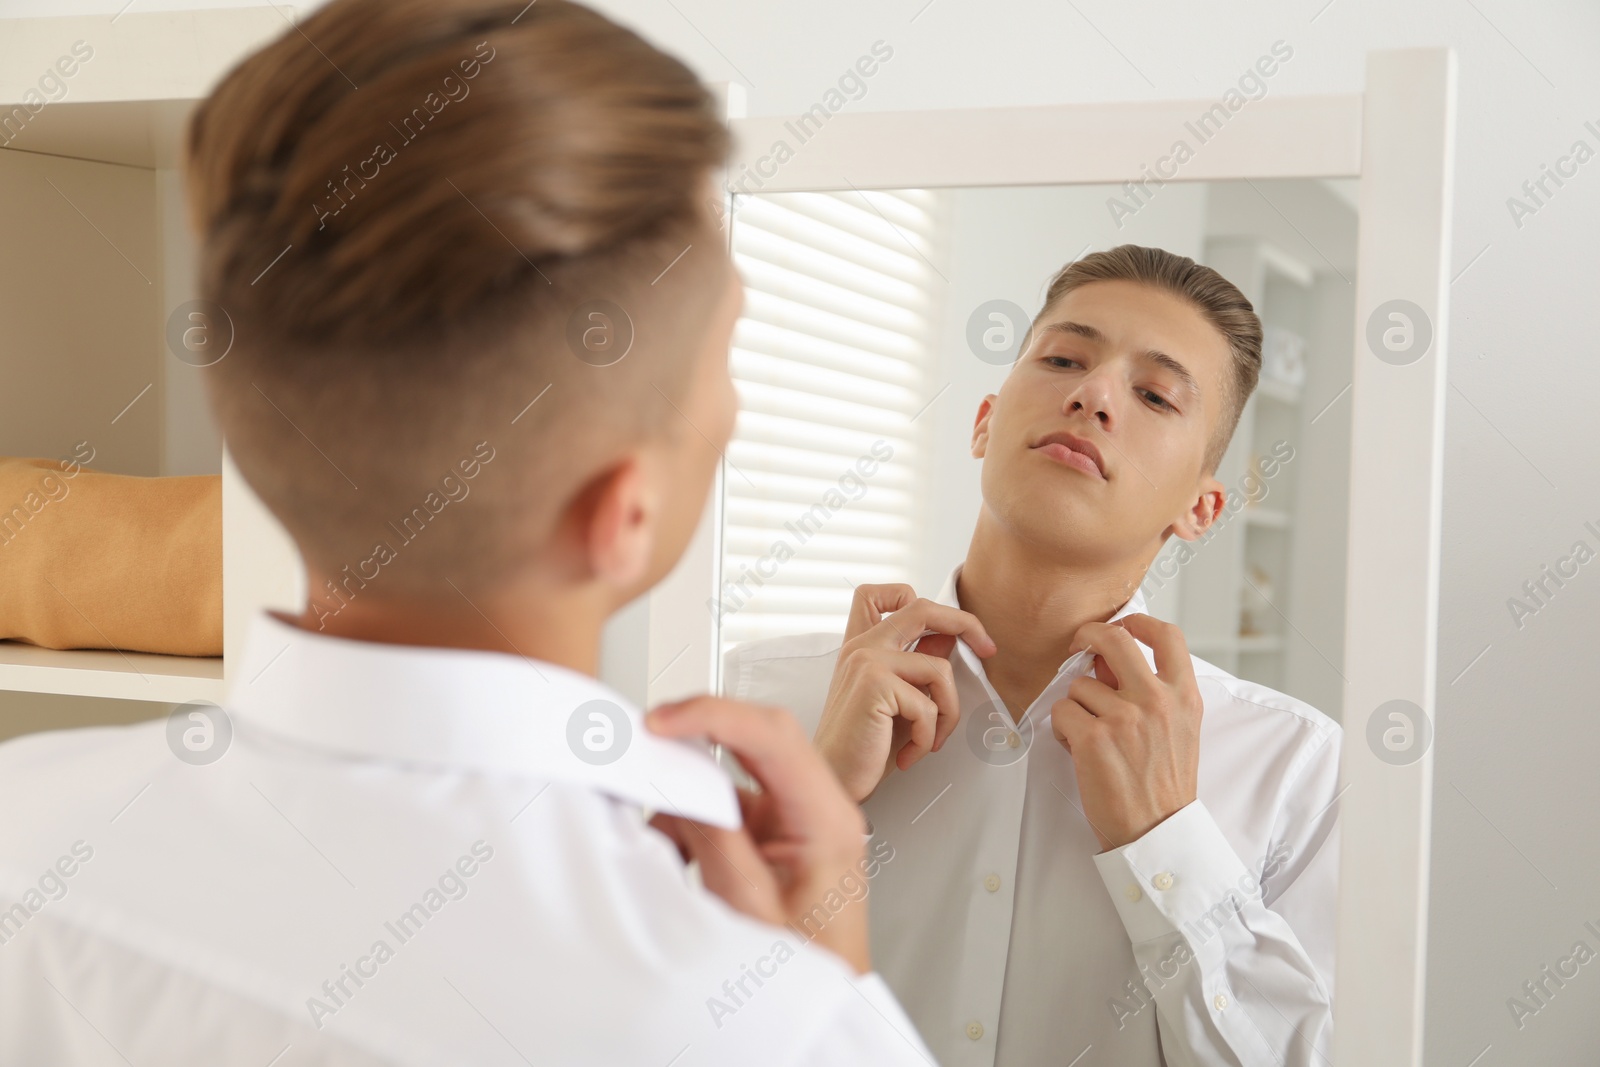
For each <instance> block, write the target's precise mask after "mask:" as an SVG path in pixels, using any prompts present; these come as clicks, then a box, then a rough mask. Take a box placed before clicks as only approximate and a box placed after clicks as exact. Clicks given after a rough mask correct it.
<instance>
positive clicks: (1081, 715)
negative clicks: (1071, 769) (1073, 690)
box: [1050, 697, 1099, 753]
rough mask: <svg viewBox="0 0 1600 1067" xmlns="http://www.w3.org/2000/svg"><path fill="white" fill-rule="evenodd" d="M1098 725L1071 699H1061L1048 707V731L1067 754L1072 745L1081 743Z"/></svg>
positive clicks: (1084, 709)
mask: <svg viewBox="0 0 1600 1067" xmlns="http://www.w3.org/2000/svg"><path fill="white" fill-rule="evenodd" d="M1098 724H1099V720H1098V719H1096V718H1095V717H1094V715H1092V714H1090V712H1089V710H1088V709H1087V708H1085V707H1084V706H1083V705H1082V704H1080V703H1078V702H1077V701H1076V700H1074V699H1072V698H1071V697H1062V698H1061V699H1060V700H1058V701H1056V702H1055V703H1054V704H1052V705H1050V730H1051V732H1052V733H1054V734H1055V735H1056V740H1058V741H1060V742H1061V743H1062V744H1063V745H1065V746H1066V748H1067V751H1068V752H1069V753H1070V752H1071V751H1072V747H1073V744H1074V743H1075V742H1078V741H1081V740H1082V739H1083V737H1084V735H1085V734H1087V733H1088V732H1089V731H1090V730H1094V729H1097V728H1098Z"/></svg>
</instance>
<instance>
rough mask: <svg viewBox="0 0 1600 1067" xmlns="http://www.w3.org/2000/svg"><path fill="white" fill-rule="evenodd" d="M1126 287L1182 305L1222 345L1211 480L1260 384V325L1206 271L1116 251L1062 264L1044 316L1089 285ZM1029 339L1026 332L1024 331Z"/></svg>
mask: <svg viewBox="0 0 1600 1067" xmlns="http://www.w3.org/2000/svg"><path fill="white" fill-rule="evenodd" d="M1107 281H1128V282H1139V283H1140V284H1143V285H1149V286H1154V287H1155V288H1157V289H1161V290H1163V291H1165V292H1168V293H1172V294H1174V295H1176V296H1180V297H1182V298H1184V299H1185V300H1187V301H1188V302H1189V303H1190V304H1191V305H1193V306H1194V308H1195V309H1196V310H1197V311H1199V312H1200V314H1202V315H1203V316H1205V319H1206V321H1207V322H1209V323H1210V324H1211V325H1212V326H1214V327H1215V328H1216V329H1217V331H1218V332H1219V333H1221V334H1222V336H1223V338H1224V339H1225V340H1226V341H1227V342H1228V349H1229V351H1230V352H1231V353H1232V355H1233V361H1232V373H1231V374H1229V375H1228V376H1227V377H1226V379H1225V383H1224V390H1225V391H1224V394H1223V397H1222V418H1221V421H1219V422H1218V424H1217V429H1216V432H1215V433H1214V434H1213V435H1212V438H1211V441H1210V443H1209V444H1208V445H1207V447H1206V454H1205V457H1204V459H1203V460H1202V467H1201V470H1202V471H1203V472H1204V473H1206V474H1214V473H1216V470H1217V465H1218V464H1220V463H1221V462H1222V456H1223V453H1225V452H1227V450H1228V442H1230V441H1232V440H1233V431H1234V430H1235V429H1237V428H1238V425H1239V416H1240V415H1241V414H1243V412H1244V405H1245V403H1246V402H1247V401H1248V400H1249V399H1250V394H1251V393H1253V392H1255V388H1256V383H1257V382H1258V381H1259V380H1260V378H1261V319H1260V318H1259V317H1258V316H1257V315H1256V312H1255V308H1254V307H1252V306H1251V304H1250V301H1249V300H1248V299H1247V298H1246V297H1245V295H1244V294H1243V293H1241V292H1240V291H1239V288H1238V286H1236V285H1234V284H1233V283H1232V282H1230V281H1228V279H1226V278H1224V277H1223V276H1222V275H1220V274H1218V273H1217V272H1216V271H1215V270H1213V269H1211V268H1210V267H1207V266H1204V265H1203V264H1200V263H1196V262H1195V261H1194V260H1192V259H1190V258H1189V257H1188V256H1180V255H1178V254H1176V253H1174V252H1168V251H1166V250H1165V249H1161V248H1146V247H1144V246H1143V245H1118V246H1117V247H1115V248H1111V249H1107V250H1106V251H1103V252H1091V253H1089V254H1088V255H1087V256H1084V257H1083V258H1082V259H1077V260H1074V261H1072V262H1071V263H1068V264H1067V265H1066V266H1065V267H1062V268H1061V269H1060V270H1059V271H1057V272H1056V274H1055V277H1053V278H1051V279H1050V287H1049V289H1048V290H1046V292H1045V298H1044V310H1042V311H1040V312H1039V314H1040V316H1043V315H1044V312H1045V311H1047V310H1049V309H1050V308H1052V307H1054V306H1055V304H1056V302H1057V301H1058V300H1060V299H1061V298H1062V297H1063V296H1066V295H1067V294H1068V293H1070V292H1072V291H1073V290H1074V289H1077V288H1079V287H1080V286H1084V285H1088V284H1089V283H1090V282H1107ZM1034 325H1035V326H1037V325H1038V320H1037V319H1036V320H1035V321H1034ZM1030 333H1031V330H1030Z"/></svg>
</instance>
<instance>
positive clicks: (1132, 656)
mask: <svg viewBox="0 0 1600 1067" xmlns="http://www.w3.org/2000/svg"><path fill="white" fill-rule="evenodd" d="M1067 648H1068V651H1069V652H1078V651H1082V650H1083V649H1084V648H1092V649H1094V652H1095V654H1096V655H1098V656H1101V657H1103V658H1104V659H1105V661H1106V662H1107V663H1108V664H1110V665H1111V670H1112V671H1113V673H1115V674H1116V676H1117V682H1118V688H1120V689H1121V690H1122V691H1123V692H1125V693H1126V692H1132V693H1139V692H1144V691H1147V690H1149V689H1150V688H1151V687H1152V686H1154V685H1155V682H1156V673H1155V671H1153V670H1151V668H1150V663H1149V661H1148V660H1146V659H1145V658H1144V652H1143V651H1142V650H1141V649H1140V648H1139V642H1138V641H1137V640H1135V638H1134V636H1133V634H1132V633H1130V632H1129V631H1128V630H1126V629H1124V628H1123V627H1122V626H1119V625H1117V624H1116V623H1107V622H1086V623H1084V624H1083V625H1082V626H1080V627H1078V632H1077V633H1076V634H1074V635H1073V636H1072V643H1071V644H1069V645H1068V646H1067Z"/></svg>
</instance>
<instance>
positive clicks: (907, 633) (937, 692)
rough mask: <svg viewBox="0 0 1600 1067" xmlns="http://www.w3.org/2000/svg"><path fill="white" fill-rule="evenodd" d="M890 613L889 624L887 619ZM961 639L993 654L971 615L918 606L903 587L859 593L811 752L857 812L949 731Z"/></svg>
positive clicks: (956, 711) (955, 708)
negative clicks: (953, 664)
mask: <svg viewBox="0 0 1600 1067" xmlns="http://www.w3.org/2000/svg"><path fill="white" fill-rule="evenodd" d="M887 612H892V613H893V614H889V615H887V616H886V614H885V613H887ZM957 637H961V638H963V639H965V640H966V642H967V644H968V645H970V646H971V647H972V650H973V651H974V652H976V653H977V654H978V655H980V656H992V655H994V642H993V641H992V640H990V639H989V635H988V633H987V632H985V630H984V628H983V624H982V623H980V622H979V621H978V619H977V616H975V615H973V614H971V613H970V612H965V611H962V610H960V609H959V608H952V607H948V606H946V605H944V604H936V603H934V602H933V601H931V600H923V599H919V598H918V597H917V595H916V593H915V592H914V591H913V590H912V588H911V587H910V586H909V585H858V586H856V595H855V601H854V602H853V603H852V604H851V606H850V622H849V625H848V626H847V627H846V628H845V635H844V645H843V646H842V647H841V648H840V649H839V661H838V663H837V664H835V666H834V668H833V681H832V682H831V683H829V685H828V698H827V702H826V703H825V704H824V705H823V709H822V719H821V721H820V722H819V723H818V724H817V734H816V738H815V744H816V746H817V751H819V752H821V753H822V758H823V759H825V760H827V762H828V766H830V767H832V768H833V772H834V774H836V775H837V776H838V778H839V781H840V783H841V784H843V785H844V788H845V792H846V793H848V794H849V796H850V799H851V800H853V801H855V802H856V803H858V804H859V803H860V802H861V801H863V800H865V799H866V798H867V797H868V796H870V795H871V794H872V791H873V790H874V789H876V788H878V783H879V782H881V781H882V780H883V776H884V775H885V774H887V773H888V771H889V758H890V756H891V755H893V757H894V760H895V765H896V766H898V767H899V768H900V769H901V770H905V769H906V768H908V767H910V766H911V765H912V764H913V763H915V762H917V760H919V759H921V758H922V757H923V756H926V755H927V754H928V753H929V752H937V751H939V749H940V748H942V747H943V746H944V742H945V739H946V738H947V737H949V736H950V733H951V731H953V730H954V729H955V728H956V723H957V721H958V720H959V719H960V717H961V707H960V705H959V704H958V703H957V700H956V686H955V677H954V675H953V673H952V672H951V668H950V659H949V656H950V650H951V649H952V648H954V647H955V640H956V638H957Z"/></svg>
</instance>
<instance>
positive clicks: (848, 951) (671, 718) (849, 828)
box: [645, 697, 872, 974]
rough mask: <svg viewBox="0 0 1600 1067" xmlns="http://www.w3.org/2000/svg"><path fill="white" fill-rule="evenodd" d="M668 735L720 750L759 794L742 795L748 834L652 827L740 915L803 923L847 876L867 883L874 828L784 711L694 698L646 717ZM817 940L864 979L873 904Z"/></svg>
mask: <svg viewBox="0 0 1600 1067" xmlns="http://www.w3.org/2000/svg"><path fill="white" fill-rule="evenodd" d="M645 725H646V727H647V728H648V729H649V730H650V731H651V732H652V733H656V734H660V735H661V736H662V737H705V738H709V739H710V740H711V741H713V742H715V743H717V744H719V745H722V746H723V747H724V748H726V749H727V750H728V751H729V752H731V753H733V755H734V756H735V757H736V758H737V759H738V760H739V763H740V765H741V766H743V767H744V769H745V771H746V772H748V773H749V775H750V776H751V777H752V778H754V779H755V780H756V782H757V783H759V784H760V786H761V790H762V791H761V792H759V793H751V792H746V791H744V790H740V791H739V806H740V808H741V809H742V810H743V812H744V826H742V827H741V828H739V829H737V830H723V829H720V828H718V827H715V826H706V825H703V824H701V823H696V822H692V821H690V820H688V819H685V818H682V817H680V816H677V815H672V814H669V813H665V812H663V813H660V814H657V815H656V816H655V817H654V818H653V819H651V820H650V824H651V825H652V826H654V827H655V828H656V829H658V830H660V831H661V832H662V833H664V834H666V835H667V836H668V837H670V838H672V839H673V841H675V842H676V843H677V845H678V848H679V851H680V852H682V854H683V856H684V858H685V859H689V860H698V861H699V863H700V873H701V878H702V881H703V882H704V883H705V887H706V888H707V889H709V890H711V891H712V892H713V893H715V894H717V895H718V896H719V897H721V898H722V899H723V900H726V901H727V902H728V903H729V904H730V905H732V906H733V907H734V908H735V909H736V910H738V911H741V912H743V913H745V914H746V915H749V916H751V917H753V918H756V919H760V920H762V921H764V922H769V923H772V924H773V925H775V926H782V925H785V924H788V923H795V924H798V923H799V921H800V920H801V919H802V918H806V917H809V916H810V915H811V912H812V909H813V908H815V907H816V906H817V905H818V904H821V903H822V902H823V899H824V897H826V896H827V894H828V893H830V892H835V893H836V892H837V890H838V887H839V882H840V879H842V878H843V877H844V876H845V875H846V874H851V873H853V874H855V875H856V876H857V877H860V874H861V865H862V863H863V862H864V858H865V854H866V823H865V820H864V819H863V818H862V816H861V810H860V809H859V808H857V807H856V806H855V805H854V804H853V803H851V801H850V799H849V798H848V797H846V796H845V795H844V791H843V790H842V789H840V787H839V783H838V782H837V781H836V780H835V779H834V776H833V774H832V772H830V771H829V769H828V766H827V765H826V764H825V763H823V762H822V758H821V757H820V756H818V755H817V753H816V751H815V750H814V749H812V747H811V746H810V745H809V744H808V743H807V742H806V736H805V731H804V730H802V729H801V728H800V724H799V723H798V722H796V721H795V718H794V716H792V715H790V714H789V713H788V712H787V711H785V710H783V709H782V708H772V707H761V706H757V705H754V704H741V703H738V702H736V701H732V700H720V699H717V698H715V697H695V698H694V699H691V700H686V701H683V702H681V703H677V704H664V705H662V706H660V707H658V708H656V709H655V710H653V711H651V712H650V714H649V715H647V716H646V717H645ZM813 940H815V941H816V942H818V943H820V944H822V945H823V946H824V947H826V948H828V949H830V950H832V951H833V952H835V953H837V954H838V955H839V956H842V957H843V958H844V959H845V961H846V962H847V963H849V964H850V965H851V966H852V967H854V968H855V969H856V972H857V973H858V974H865V973H866V972H868V971H870V970H871V969H872V965H871V962H870V957H869V954H868V951H867V900H866V897H862V898H861V899H860V900H857V901H852V902H850V903H848V904H846V906H845V908H844V910H843V911H840V912H837V913H835V914H833V915H832V916H831V918H829V920H828V922H827V924H826V925H825V926H824V927H823V928H822V930H821V932H820V933H818V934H817V935H816V936H815V937H814V938H813Z"/></svg>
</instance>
